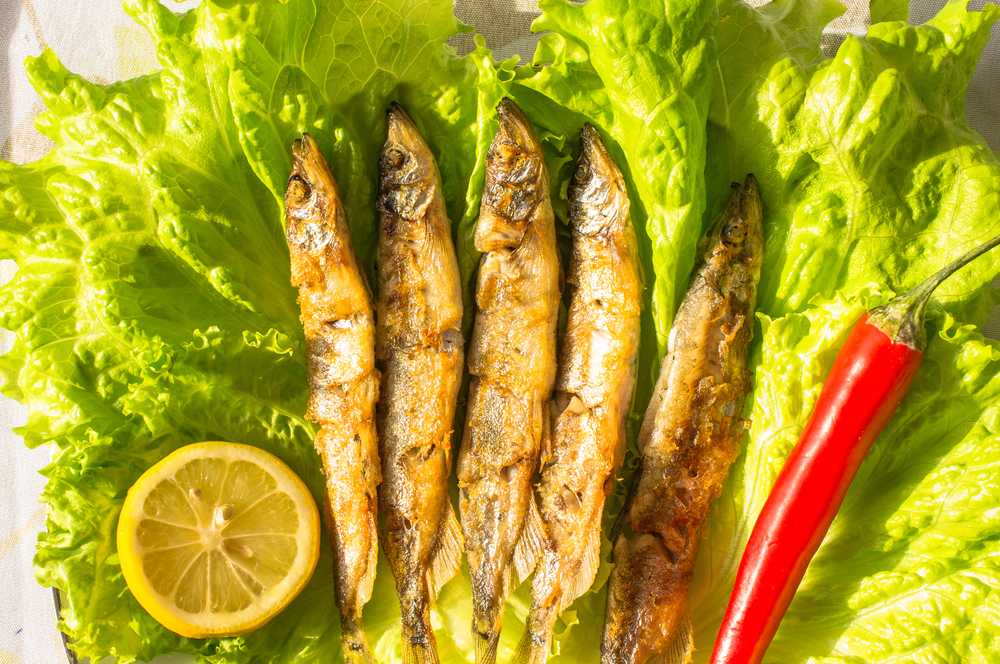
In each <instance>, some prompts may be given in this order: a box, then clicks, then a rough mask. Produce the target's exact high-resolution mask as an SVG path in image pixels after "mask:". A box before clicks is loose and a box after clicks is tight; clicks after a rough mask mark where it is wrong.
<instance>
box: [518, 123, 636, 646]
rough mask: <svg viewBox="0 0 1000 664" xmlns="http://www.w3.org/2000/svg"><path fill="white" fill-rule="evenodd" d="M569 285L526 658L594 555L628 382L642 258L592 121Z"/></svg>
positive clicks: (586, 583) (586, 577)
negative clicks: (543, 544) (570, 291)
mask: <svg viewBox="0 0 1000 664" xmlns="http://www.w3.org/2000/svg"><path fill="white" fill-rule="evenodd" d="M569 198H570V225H571V227H572V231H573V248H572V258H571V262H570V270H569V276H568V278H567V280H566V281H567V283H570V284H572V285H573V286H575V287H576V288H575V291H574V294H573V299H572V302H571V303H570V308H569V316H568V319H567V323H566V334H565V336H564V337H563V343H562V351H561V355H560V362H559V375H558V377H557V379H556V396H555V398H554V399H553V408H552V411H553V413H554V416H555V427H554V436H553V438H552V444H551V445H550V446H549V448H548V449H547V450H543V454H542V471H541V482H540V483H539V485H538V493H539V497H540V499H541V514H542V520H543V522H544V523H545V528H546V532H547V536H548V542H547V546H546V549H545V550H544V551H543V553H542V555H541V557H540V560H539V564H538V568H537V569H536V571H535V577H534V579H533V581H532V587H531V594H532V602H531V612H530V614H529V619H528V625H527V628H528V638H530V643H529V644H528V645H527V646H526V647H528V648H529V651H530V652H529V653H528V657H527V658H526V659H527V661H530V662H534V663H538V662H544V661H545V660H546V659H547V658H548V652H549V645H550V641H551V634H552V628H553V625H554V623H555V620H556V618H557V617H558V615H559V613H561V612H562V611H563V610H564V609H565V608H566V607H567V606H568V605H569V604H570V603H571V602H572V601H573V600H574V599H576V598H577V597H578V596H580V595H581V594H582V593H583V592H584V591H586V590H587V589H588V588H589V587H590V585H591V584H592V583H593V581H594V577H595V575H596V573H597V568H598V566H599V564H600V559H599V556H600V532H601V514H602V510H603V507H604V500H605V497H606V495H607V490H608V489H609V488H610V486H611V483H612V482H613V480H614V477H615V474H616V472H617V470H618V466H619V464H620V463H621V459H622V454H623V448H624V443H625V431H624V429H625V417H626V416H627V414H628V410H629V403H630V402H631V399H632V387H633V385H634V383H635V356H636V353H637V352H638V346H639V314H640V311H641V309H642V292H643V285H642V265H641V263H640V261H639V256H638V247H637V242H636V236H635V230H634V229H633V227H632V220H631V216H630V214H629V201H628V195H627V193H626V191H625V183H624V180H623V179H622V175H621V172H620V171H619V170H618V168H617V166H616V165H615V163H614V161H613V160H612V159H611V157H610V155H609V154H608V152H607V149H606V148H605V147H604V144H603V142H602V141H601V138H600V135H599V134H598V133H597V131H596V130H595V129H594V128H593V127H591V126H590V125H585V127H584V130H583V131H582V132H581V151H580V159H579V161H578V162H577V169H576V175H575V176H574V179H573V180H572V181H571V184H570V188H569Z"/></svg>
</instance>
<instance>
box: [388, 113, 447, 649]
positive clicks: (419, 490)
mask: <svg viewBox="0 0 1000 664" xmlns="http://www.w3.org/2000/svg"><path fill="white" fill-rule="evenodd" d="M388 120H389V132H388V138H387V140H386V143H385V146H384V147H383V149H382V154H381V157H380V158H379V163H378V170H379V196H378V201H377V207H378V212H379V237H378V262H377V266H378V286H379V302H378V327H377V333H376V341H377V357H378V359H379V361H381V362H382V363H383V365H382V366H383V371H382V389H381V393H380V397H379V404H378V416H377V421H378V431H379V450H380V455H381V459H382V473H383V482H382V486H381V487H380V488H379V508H380V509H381V510H382V512H383V513H384V514H385V516H386V523H387V529H386V532H385V533H384V535H383V539H382V546H383V548H384V549H385V553H386V557H387V558H388V559H389V565H390V567H392V573H393V576H395V578H396V591H397V594H398V595H399V605H400V609H401V611H402V619H403V620H402V623H403V624H402V627H403V662H404V663H406V664H411V663H424V662H435V663H436V662H437V661H438V654H437V643H436V641H435V639H434V630H433V628H432V627H431V614H430V610H431V606H432V604H433V602H434V600H435V599H436V598H437V594H438V591H439V590H440V589H441V586H443V585H444V584H445V583H446V582H447V581H448V580H449V579H450V578H451V577H452V576H454V574H455V572H456V571H457V570H458V566H459V565H460V564H461V560H462V546H463V545H462V532H461V528H460V527H459V525H458V520H457V519H456V518H455V511H454V509H453V508H452V505H451V500H450V499H449V497H448V476H449V475H450V474H451V436H452V425H453V420H454V418H455V403H456V401H457V399H458V389H459V387H460V386H461V382H462V368H463V362H464V354H463V345H464V342H463V339H462V331H461V326H462V287H461V278H460V274H459V269H458V259H457V258H456V256H455V247H454V245H453V244H452V240H451V222H450V221H449V220H448V215H447V211H446V210H445V203H444V196H443V195H442V193H441V190H442V187H441V176H440V174H439V172H438V169H437V165H436V163H435V161H434V156H433V155H432V154H431V152H430V149H429V148H428V147H427V144H426V143H425V142H424V139H423V137H422V136H421V135H420V132H419V130H418V129H417V127H416V125H414V123H413V121H412V120H411V119H410V117H409V116H408V115H407V114H406V111H404V110H403V109H402V108H401V107H400V106H398V105H396V104H393V106H392V108H391V109H390V111H389V113H388Z"/></svg>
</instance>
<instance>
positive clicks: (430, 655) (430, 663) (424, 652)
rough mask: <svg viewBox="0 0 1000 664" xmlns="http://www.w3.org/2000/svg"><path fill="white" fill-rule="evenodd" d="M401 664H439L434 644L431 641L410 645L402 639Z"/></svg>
mask: <svg viewBox="0 0 1000 664" xmlns="http://www.w3.org/2000/svg"><path fill="white" fill-rule="evenodd" d="M403 664H439V660H438V652H437V648H436V647H435V644H434V643H433V642H431V641H424V642H421V643H411V642H410V641H408V640H407V639H406V638H404V639H403Z"/></svg>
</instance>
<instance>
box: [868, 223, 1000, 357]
mask: <svg viewBox="0 0 1000 664" xmlns="http://www.w3.org/2000/svg"><path fill="white" fill-rule="evenodd" d="M997 245H1000V235H998V236H996V237H995V238H993V239H992V240H987V241H986V242H984V243H983V244H981V245H979V246H978V247H976V248H975V249H972V250H971V251H968V252H966V253H965V255H964V256H961V257H960V258H958V259H956V260H954V261H952V262H951V263H949V264H948V265H946V266H945V267H943V268H941V269H940V270H938V271H937V272H935V273H934V274H933V275H931V276H930V277H929V278H928V279H927V280H926V281H925V282H924V283H922V284H920V285H919V286H917V287H916V288H914V289H913V290H911V291H910V292H909V293H906V294H905V295H901V296H899V297H897V298H893V299H892V300H890V301H888V302H886V303H885V304H883V305H882V306H881V307H876V308H875V309H872V310H871V311H870V312H869V313H868V324H869V325H874V326H875V327H877V328H878V329H880V330H882V332H884V333H885V334H886V335H887V336H888V337H889V338H890V339H892V341H893V343H898V344H905V345H907V346H909V347H910V348H912V349H914V350H916V351H918V352H921V353H922V352H923V351H924V348H925V347H926V346H927V333H926V332H925V331H924V308H925V307H926V306H927V301H928V300H929V299H930V297H931V293H933V292H934V289H936V288H937V287H938V286H940V285H941V282H942V281H944V280H945V279H947V278H948V277H950V276H951V275H953V274H954V273H955V272H957V271H958V270H960V269H962V268H963V267H965V266H966V265H967V264H968V263H969V262H970V261H973V260H975V259H976V258H978V257H980V256H982V255H983V254H985V253H986V252H987V251H989V250H990V249H992V248H993V247H996V246H997Z"/></svg>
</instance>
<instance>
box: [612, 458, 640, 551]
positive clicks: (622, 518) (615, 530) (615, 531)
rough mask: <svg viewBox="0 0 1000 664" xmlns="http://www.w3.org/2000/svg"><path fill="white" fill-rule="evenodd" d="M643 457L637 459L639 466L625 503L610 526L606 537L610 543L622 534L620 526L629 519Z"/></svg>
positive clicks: (633, 476)
mask: <svg viewBox="0 0 1000 664" xmlns="http://www.w3.org/2000/svg"><path fill="white" fill-rule="evenodd" d="M643 459H644V457H639V466H638V467H637V468H636V469H635V474H634V475H632V484H631V486H629V488H628V493H627V494H625V502H624V503H623V504H622V509H621V511H620V512H618V517H617V518H616V519H615V523H614V525H613V526H611V534H610V535H609V536H608V539H610V540H611V541H612V542H614V541H615V540H616V539H618V535H620V534H621V532H622V526H624V525H625V523H626V521H629V520H630V519H631V516H630V515H629V512H631V511H632V501H633V500H635V494H636V491H638V488H639V481H640V480H641V479H642V466H643V463H642V462H643Z"/></svg>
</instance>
